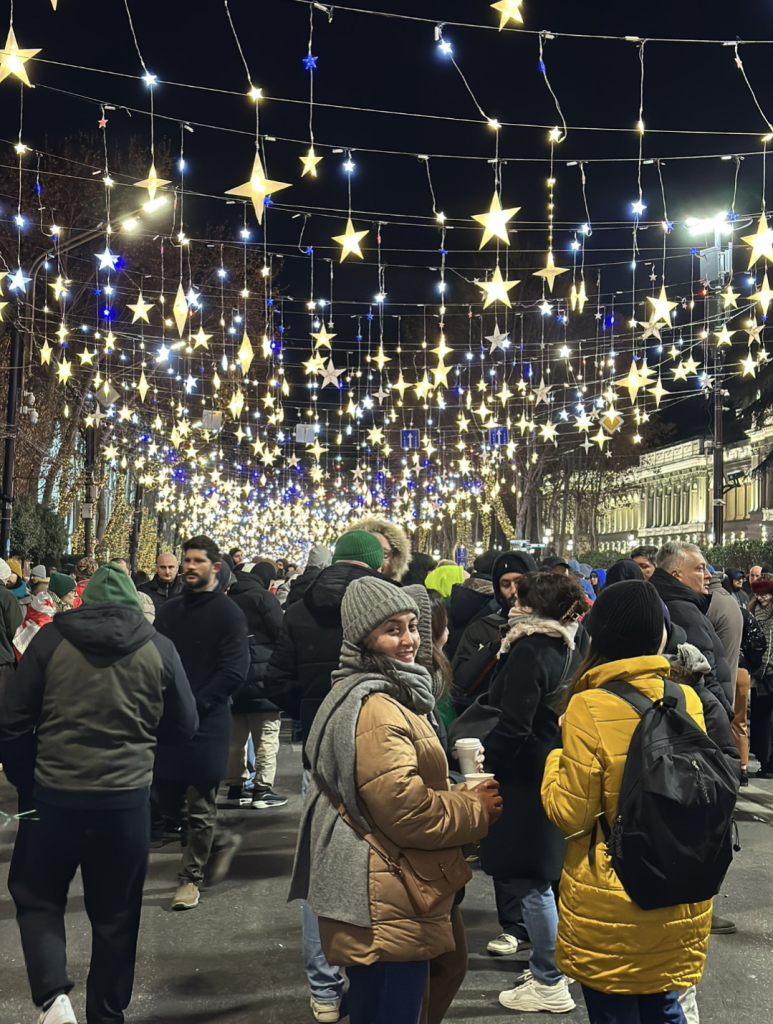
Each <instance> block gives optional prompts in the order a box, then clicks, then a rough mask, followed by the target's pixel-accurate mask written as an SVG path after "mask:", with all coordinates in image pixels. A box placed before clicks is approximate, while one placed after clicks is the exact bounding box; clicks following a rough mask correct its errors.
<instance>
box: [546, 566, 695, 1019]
mask: <svg viewBox="0 0 773 1024" xmlns="http://www.w3.org/2000/svg"><path fill="white" fill-rule="evenodd" d="M586 624H587V628H588V632H589V633H590V636H591V643H590V648H589V651H588V655H587V657H586V660H585V662H584V663H583V665H582V666H581V667H580V669H579V671H578V675H577V677H575V679H576V681H575V682H574V684H573V686H572V691H571V692H572V697H571V700H570V701H569V705H568V707H567V710H566V714H565V716H564V720H563V727H562V737H563V744H564V746H563V750H561V749H558V750H554V751H552V753H551V754H550V755H549V756H548V760H547V763H546V765H545V773H544V777H543V781H542V802H543V805H544V808H545V811H546V813H547V816H548V818H550V820H551V821H552V822H553V823H554V824H555V825H557V826H558V827H559V828H560V829H562V831H563V832H565V833H566V835H567V836H568V837H569V839H568V842H567V849H566V858H565V860H564V867H563V872H562V875H561V884H560V899H559V925H558V945H557V948H556V963H557V964H558V966H559V968H560V969H561V970H562V971H563V972H564V973H565V974H566V975H568V976H569V977H570V978H576V979H577V981H579V982H581V983H582V987H583V995H584V997H585V1003H586V1006H587V1008H588V1014H589V1017H590V1020H591V1024H634V1022H635V1024H639V1022H641V1024H684V1021H685V1017H684V1014H683V1012H682V1009H681V1006H680V1005H679V1001H678V994H679V990H684V989H688V988H690V987H691V986H693V985H696V984H697V983H698V982H699V981H700V979H701V976H702V974H703V966H704V962H705V959H706V950H707V947H708V942H709V932H710V929H711V907H712V903H711V901H710V900H709V901H707V902H705V903H694V904H682V905H680V906H674V907H664V908H662V909H659V910H641V909H640V908H639V907H638V906H637V905H636V904H635V903H634V902H633V901H632V900H631V899H630V897H629V896H628V895H627V893H626V892H625V890H624V889H623V886H622V885H621V883H620V880H619V879H618V877H617V875H616V874H615V872H614V871H613V869H612V866H611V863H610V859H609V856H608V855H607V851H606V843H605V840H604V837H603V834H602V830H601V829H596V830H595V831H594V823H595V821H596V817H597V815H598V814H599V812H601V811H603V812H604V814H605V815H606V818H607V821H608V822H609V823H610V825H611V824H612V822H613V821H614V819H615V817H616V815H617V804H618V797H619V795H620V787H621V785H622V781H623V769H624V768H625V761H626V756H627V753H628V747H629V745H630V742H631V737H632V736H633V733H634V730H635V729H636V726H637V725H638V723H639V721H640V719H639V716H638V714H637V713H636V712H635V711H634V710H633V708H631V707H630V706H629V705H628V704H626V703H625V702H624V701H622V700H620V699H619V698H618V697H616V696H615V695H614V694H611V693H607V692H605V691H602V690H599V687H600V686H602V685H604V684H605V683H608V682H612V681H613V680H618V679H621V680H624V681H625V682H627V683H630V684H631V685H632V686H635V687H636V689H637V690H640V691H641V692H642V693H643V694H645V695H646V696H647V697H649V698H650V699H651V700H657V699H658V698H660V697H662V696H663V690H664V683H663V680H664V678H666V677H667V676H668V675H669V663H668V661H667V660H666V659H665V658H664V657H662V656H660V655H661V652H662V650H663V648H664V646H665V642H666V631H665V625H664V617H663V604H662V602H661V600H660V598H659V596H658V593H657V591H656V590H655V588H654V587H653V586H652V585H651V584H650V583H645V582H643V581H642V582H639V581H638V580H629V581H625V582H622V583H617V584H614V585H613V586H610V587H605V588H604V589H603V590H602V591H601V593H600V595H599V597H598V599H597V601H596V604H595V605H594V607H593V610H592V612H591V614H590V615H589V616H588V617H587V620H586ZM682 689H683V690H684V694H685V698H686V701H687V711H688V713H689V714H690V715H691V716H692V718H693V719H695V721H696V722H697V723H698V724H699V725H700V726H701V728H702V729H705V727H706V726H705V723H704V717H703V709H702V704H701V700H700V698H699V696H698V694H697V693H696V692H695V690H694V689H692V688H691V687H682ZM591 845H594V847H595V848H594V849H593V850H591V849H590V847H591Z"/></svg>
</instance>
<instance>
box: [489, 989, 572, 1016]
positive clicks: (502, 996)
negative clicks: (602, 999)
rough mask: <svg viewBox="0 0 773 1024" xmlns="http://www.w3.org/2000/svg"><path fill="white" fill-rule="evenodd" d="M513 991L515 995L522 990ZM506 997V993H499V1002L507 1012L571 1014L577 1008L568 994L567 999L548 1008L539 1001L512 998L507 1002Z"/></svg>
mask: <svg viewBox="0 0 773 1024" xmlns="http://www.w3.org/2000/svg"><path fill="white" fill-rule="evenodd" d="M515 991H516V993H517V992H520V991H522V990H521V989H520V988H517V989H516V990H515ZM508 995H509V993H508V992H500V993H499V1002H500V1003H501V1004H502V1006H505V1007H506V1008H507V1009H508V1010H518V1011H520V1012H521V1013H571V1011H572V1010H574V1009H576V1008H577V1003H575V1001H574V999H572V997H571V996H569V995H568V993H567V998H566V999H565V1000H564V1001H563V1002H561V1003H556V1004H555V1005H553V1006H548V1005H547V1004H546V1003H543V1002H542V1000H541V999H517V998H513V999H512V1000H509V1001H508V999H507V996H508Z"/></svg>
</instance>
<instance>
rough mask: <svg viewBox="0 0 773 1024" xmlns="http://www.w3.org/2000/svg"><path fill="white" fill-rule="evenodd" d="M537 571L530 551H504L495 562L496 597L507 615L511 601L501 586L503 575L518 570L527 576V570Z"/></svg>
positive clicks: (493, 575) (493, 573)
mask: <svg viewBox="0 0 773 1024" xmlns="http://www.w3.org/2000/svg"><path fill="white" fill-rule="evenodd" d="M536 571H537V563H536V562H535V561H534V559H533V558H532V556H531V555H530V554H529V552H528V551H503V552H502V554H501V555H500V556H499V558H497V560H496V562H494V570H493V572H492V574H491V579H492V581H493V583H494V597H495V598H496V600H497V602H498V604H499V606H500V607H501V609H502V611H503V612H504V613H505V615H507V614H508V613H509V611H510V602H509V601H508V600H507V598H506V597H505V596H504V594H503V593H502V591H501V590H500V587H499V583H500V580H501V579H502V577H503V576H506V575H507V574H508V573H511V572H518V573H520V574H521V576H525V575H526V573H527V572H536Z"/></svg>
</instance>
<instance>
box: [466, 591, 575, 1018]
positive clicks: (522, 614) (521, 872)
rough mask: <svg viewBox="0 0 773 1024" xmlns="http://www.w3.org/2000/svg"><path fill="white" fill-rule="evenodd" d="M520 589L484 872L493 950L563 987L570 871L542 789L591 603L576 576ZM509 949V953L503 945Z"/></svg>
mask: <svg viewBox="0 0 773 1024" xmlns="http://www.w3.org/2000/svg"><path fill="white" fill-rule="evenodd" d="M516 588H517V590H516V597H515V604H514V606H513V608H512V609H511V611H510V619H509V621H510V629H509V631H508V633H507V636H506V637H505V639H504V641H503V643H502V649H501V658H503V659H505V658H506V660H505V661H504V664H503V666H502V668H501V669H500V671H499V672H498V673H497V675H496V676H495V678H494V681H493V683H492V686H491V690H490V692H489V699H488V703H489V704H491V705H492V706H493V707H496V708H499V709H500V717H499V722H498V724H497V725H496V726H495V727H494V729H493V730H492V731H491V732H490V733H489V734H488V736H486V737H485V739H484V741H483V743H484V746H485V755H486V760H485V769H484V770H485V771H487V772H493V773H494V775H495V777H496V779H497V781H498V782H499V785H500V788H501V792H502V799H503V804H504V812H503V814H502V818H501V820H500V821H499V823H498V825H497V827H496V828H495V829H492V830H491V833H490V835H489V836H488V837H487V838H486V839H485V840H484V841H483V842H482V844H481V866H482V867H483V870H484V871H485V872H486V873H487V874H489V875H491V876H492V877H493V878H494V883H495V893H496V899H497V911H498V915H499V918H500V927H501V928H502V930H503V934H502V935H500V936H499V938H498V939H495V940H493V944H494V945H495V946H496V948H494V949H492V950H491V952H493V953H494V954H499V955H502V953H504V952H510V953H515V954H516V955H518V954H519V953H520V954H521V958H522V959H525V958H526V954H528V959H529V968H530V970H531V972H532V975H533V977H534V978H536V979H537V981H538V982H539V983H540V984H541V985H548V986H559V985H562V984H563V976H562V974H561V972H560V971H559V970H558V968H557V967H556V964H555V959H554V952H555V942H556V930H557V926H558V915H557V912H556V904H555V898H554V896H553V890H552V888H551V883H552V882H554V881H555V880H556V879H557V878H558V877H559V875H560V873H561V865H562V863H563V858H564V848H565V845H566V844H565V842H564V837H563V835H562V834H561V832H560V831H559V830H558V829H557V828H555V826H553V825H551V823H550V822H549V821H548V819H547V816H546V815H545V812H544V810H543V808H542V800H541V797H540V786H541V784H542V773H543V769H544V767H545V761H546V759H547V756H548V753H549V752H550V751H551V750H553V749H554V748H555V747H558V746H560V745H561V731H560V728H559V724H558V716H559V713H558V712H557V711H556V710H555V698H554V695H555V693H556V691H557V690H558V688H559V686H560V685H561V684H562V682H564V683H565V682H567V681H568V679H569V678H570V676H571V674H572V672H573V670H574V668H575V667H576V666H577V665H579V663H580V661H581V654H580V650H579V647H578V646H577V645H576V643H575V640H576V636H577V630H578V624H577V618H578V616H580V615H582V614H583V613H584V612H585V611H586V610H587V601H586V599H585V592H584V590H583V588H582V586H581V585H580V581H579V580H578V579H577V578H576V577H575V576H574V575H563V574H557V573H551V572H539V573H528V574H527V575H525V576H521V577H520V579H518V580H517V582H516ZM521 913H522V915H523V923H522V924H519V921H520V915H521ZM505 942H508V945H509V946H510V948H509V949H508V950H503V949H501V948H499V947H501V946H502V945H504V944H505ZM558 991H559V990H558V989H556V992H558ZM568 1008H569V1009H571V1007H568ZM531 1009H534V1007H531Z"/></svg>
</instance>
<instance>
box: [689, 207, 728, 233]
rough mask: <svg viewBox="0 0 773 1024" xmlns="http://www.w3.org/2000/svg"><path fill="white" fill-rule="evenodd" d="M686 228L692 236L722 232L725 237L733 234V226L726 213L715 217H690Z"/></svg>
mask: <svg viewBox="0 0 773 1024" xmlns="http://www.w3.org/2000/svg"><path fill="white" fill-rule="evenodd" d="M684 226H685V227H686V228H687V230H688V231H689V232H690V234H691V235H707V234H711V233H712V232H714V231H721V232H722V234H725V235H732V233H733V225H732V224H731V223H730V222H729V221H728V219H727V212H726V211H723V212H721V213H718V214H716V215H715V216H714V217H688V218H687V220H686V221H685V222H684Z"/></svg>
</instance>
